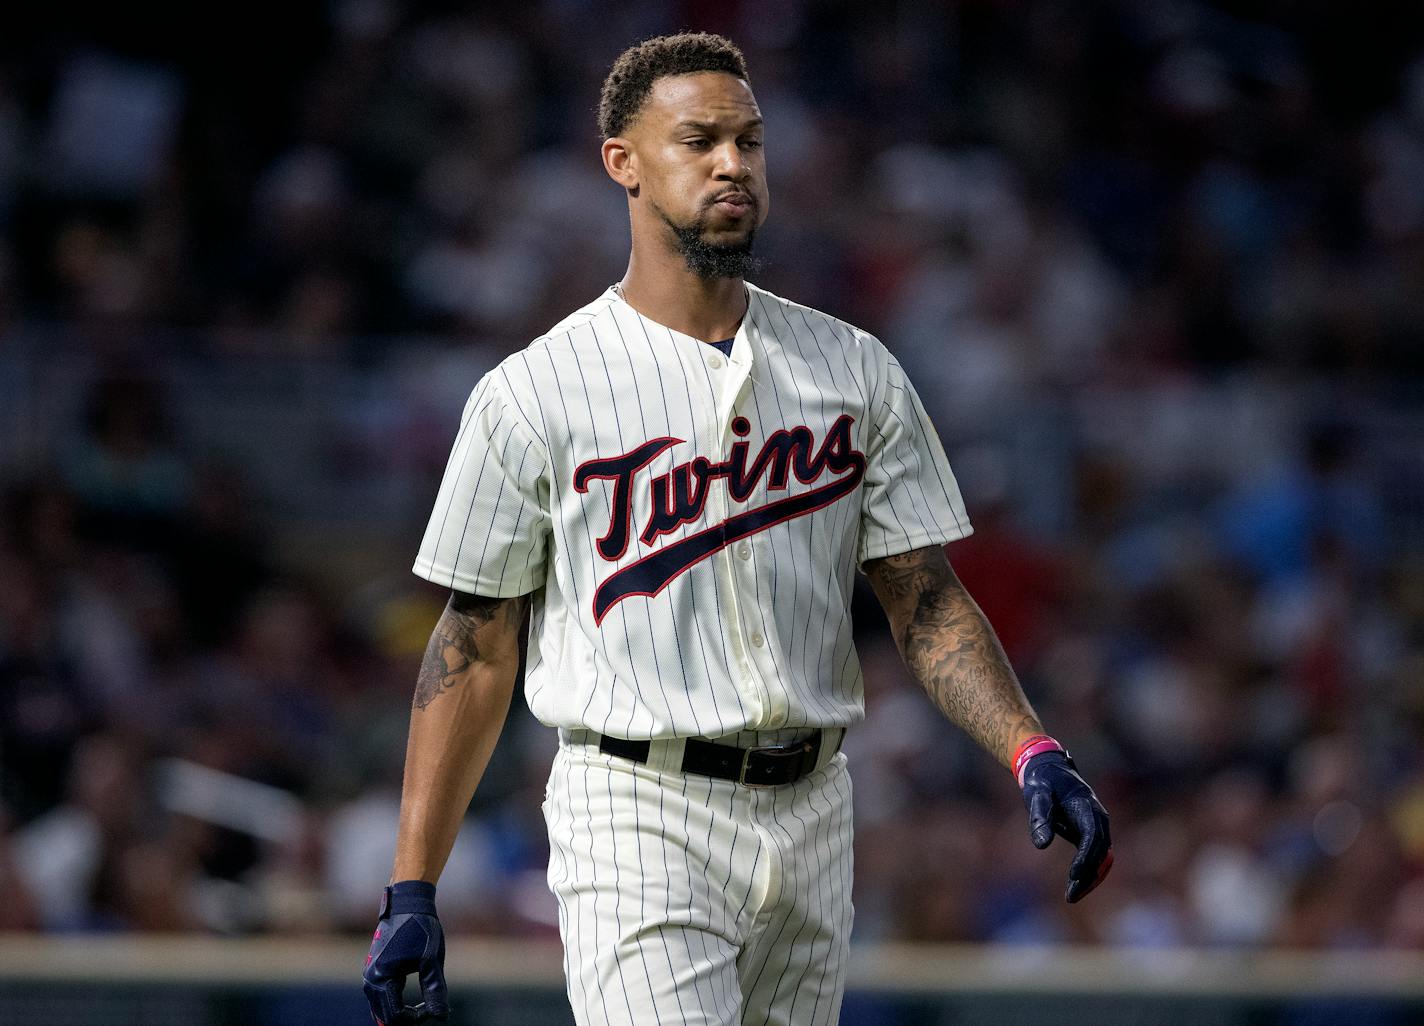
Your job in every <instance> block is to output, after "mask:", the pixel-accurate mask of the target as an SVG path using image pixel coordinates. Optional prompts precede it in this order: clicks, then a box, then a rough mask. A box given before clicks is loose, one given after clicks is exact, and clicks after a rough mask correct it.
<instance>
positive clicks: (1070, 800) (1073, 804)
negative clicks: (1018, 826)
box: [1016, 741, 1113, 903]
mask: <svg viewBox="0 0 1424 1026" xmlns="http://www.w3.org/2000/svg"><path fill="white" fill-rule="evenodd" d="M1053 745H1054V746H1055V747H1054V749H1053V750H1049V751H1042V752H1039V753H1037V754H1033V755H1030V756H1029V757H1028V758H1027V759H1025V760H1024V761H1023V764H1022V766H1021V767H1020V768H1019V782H1020V784H1021V785H1022V786H1023V800H1024V805H1025V806H1026V807H1027V808H1028V829H1029V836H1030V837H1031V838H1032V839H1033V846H1034V847H1035V848H1040V849H1042V848H1047V847H1048V846H1049V845H1050V844H1052V843H1053V835H1054V834H1062V835H1063V836H1064V837H1065V838H1067V839H1068V841H1069V842H1070V843H1072V844H1075V845H1077V847H1078V854H1077V855H1075V856H1074V857H1073V864H1072V865H1070V866H1069V867H1068V891H1067V894H1066V897H1067V899H1068V901H1069V902H1070V903H1072V902H1075V901H1080V900H1082V899H1083V898H1084V897H1085V896H1087V895H1088V894H1089V893H1090V892H1091V891H1092V890H1093V888H1095V887H1097V886H1098V884H1100V883H1102V882H1103V880H1104V879H1106V878H1107V875H1108V870H1110V869H1112V864H1113V852H1112V836H1111V835H1110V834H1109V833H1108V811H1107V809H1105V808H1103V803H1102V802H1100V801H1098V796H1097V795H1096V794H1094V793H1093V789H1092V788H1091V787H1089V786H1088V783H1087V781H1085V780H1084V779H1083V778H1082V777H1080V776H1079V775H1078V767H1077V766H1075V765H1074V764H1073V759H1072V758H1071V757H1070V756H1069V755H1068V753H1067V752H1066V751H1063V749H1062V746H1061V745H1058V743H1057V742H1056V741H1055V742H1053ZM1016 761H1017V760H1016Z"/></svg>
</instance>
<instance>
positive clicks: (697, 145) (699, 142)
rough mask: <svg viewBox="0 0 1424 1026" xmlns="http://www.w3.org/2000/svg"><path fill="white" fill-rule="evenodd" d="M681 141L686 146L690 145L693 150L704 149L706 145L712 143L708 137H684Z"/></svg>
mask: <svg viewBox="0 0 1424 1026" xmlns="http://www.w3.org/2000/svg"><path fill="white" fill-rule="evenodd" d="M683 141H684V142H685V143H686V144H687V145H688V146H691V147H692V148H693V149H694V150H701V149H705V148H706V147H708V146H710V145H711V144H712V141H711V140H710V139H703V138H697V139H685V140H683Z"/></svg>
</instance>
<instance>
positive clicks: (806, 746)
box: [737, 738, 815, 787]
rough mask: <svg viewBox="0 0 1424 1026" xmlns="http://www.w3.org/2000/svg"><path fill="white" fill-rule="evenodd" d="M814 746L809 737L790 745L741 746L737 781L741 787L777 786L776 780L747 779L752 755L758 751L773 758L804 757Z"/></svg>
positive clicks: (778, 784)
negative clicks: (740, 760) (740, 765)
mask: <svg viewBox="0 0 1424 1026" xmlns="http://www.w3.org/2000/svg"><path fill="white" fill-rule="evenodd" d="M814 747H815V746H814V744H813V743H812V741H811V739H810V738H808V739H806V740H805V741H798V742H796V743H795V744H790V745H767V746H765V747H763V748H743V749H742V767H741V769H740V770H739V771H738V773H737V783H739V784H741V785H742V786H743V787H779V786H780V783H779V782H776V781H755V780H748V779H747V769H748V768H749V767H750V766H751V762H752V755H753V754H755V753H758V752H760V753H763V754H765V755H769V756H771V757H772V758H774V759H784V758H787V757H788V756H795V757H796V758H798V759H804V758H806V756H808V755H810V754H811V750H812V749H813V748H814ZM788 783H789V781H788Z"/></svg>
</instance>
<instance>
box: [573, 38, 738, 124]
mask: <svg viewBox="0 0 1424 1026" xmlns="http://www.w3.org/2000/svg"><path fill="white" fill-rule="evenodd" d="M699 71H724V72H726V73H727V74H729V75H735V76H736V77H737V78H740V79H744V80H745V79H746V78H747V62H746V58H744V57H743V56H742V51H741V50H739V49H737V45H736V44H735V43H733V42H732V41H731V40H730V39H727V38H726V37H724V36H719V35H714V34H713V33H711V32H682V33H679V34H678V35H675V36H657V37H656V38H654V39H645V40H644V41H643V42H641V43H639V44H638V45H637V46H631V47H629V48H628V49H626V50H624V51H623V52H622V53H621V54H619V55H618V59H617V60H616V61H614V62H613V67H612V68H611V69H610V70H609V72H608V77H607V78H605V79H604V80H603V95H602V96H601V97H600V98H599V101H598V131H599V132H600V133H601V134H602V136H603V138H605V139H610V138H612V137H613V136H615V135H622V134H623V131H624V129H626V128H627V127H628V126H629V125H630V124H632V123H633V121H635V120H636V119H637V117H638V112H639V111H640V110H642V109H643V103H644V101H646V100H647V98H648V92H649V91H650V90H651V89H652V88H653V83H654V82H656V81H657V80H658V79H660V78H665V77H667V76H668V75H692V74H695V73H697V72H699Z"/></svg>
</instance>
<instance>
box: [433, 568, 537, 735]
mask: <svg viewBox="0 0 1424 1026" xmlns="http://www.w3.org/2000/svg"><path fill="white" fill-rule="evenodd" d="M528 604H529V596H527V595H520V596H517V597H515V598H484V597H482V596H479V595H467V594H464V593H463V592H453V593H452V594H451V595H450V601H449V603H448V604H447V605H446V606H445V612H444V613H442V614H441V616H440V621H439V623H437V624H436V625H435V631H434V632H433V633H432V634H431V635H430V644H429V645H427V646H426V648H425V658H424V659H423V660H421V664H420V674H419V676H418V677H417V678H416V681H415V700H414V703H415V707H416V708H417V709H424V708H426V707H427V706H429V705H430V703H431V702H433V701H435V700H436V699H437V698H439V697H440V696H441V695H443V694H444V693H445V692H446V691H449V690H450V689H452V688H455V687H458V686H459V685H460V684H461V682H463V681H464V679H465V674H466V673H467V672H468V671H469V670H470V668H471V667H473V666H474V665H475V664H476V663H478V662H482V661H488V660H490V659H493V658H495V657H507V656H508V655H509V653H510V650H511V646H514V647H515V648H517V646H518V633H519V628H520V626H521V624H522V623H523V622H524V610H525V609H526V608H527V606H528Z"/></svg>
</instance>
